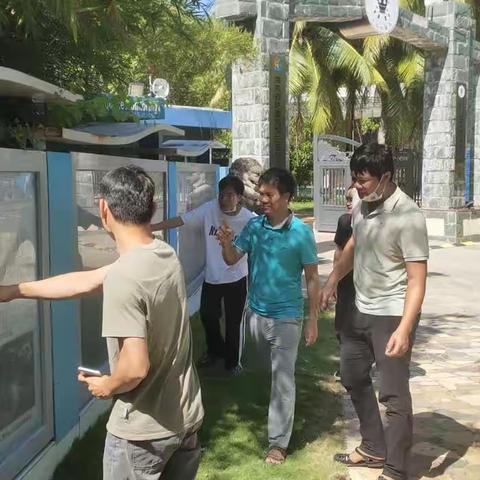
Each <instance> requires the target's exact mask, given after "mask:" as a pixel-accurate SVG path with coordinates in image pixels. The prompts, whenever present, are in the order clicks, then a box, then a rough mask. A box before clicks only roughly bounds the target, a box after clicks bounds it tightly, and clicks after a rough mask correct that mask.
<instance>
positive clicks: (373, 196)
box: [362, 173, 388, 203]
mask: <svg viewBox="0 0 480 480" xmlns="http://www.w3.org/2000/svg"><path fill="white" fill-rule="evenodd" d="M385 178H386V179H387V181H386V182H384V179H385ZM382 182H384V183H383V188H382V193H378V190H379V189H380V187H381V186H382ZM387 182H388V177H387V174H386V173H384V174H383V175H382V177H381V178H380V181H379V182H378V185H377V188H376V189H375V190H374V191H373V192H372V193H369V194H368V195H366V196H365V197H363V198H362V201H363V202H368V203H373V202H379V201H380V200H381V199H382V198H383V194H384V193H385V189H386V188H387Z"/></svg>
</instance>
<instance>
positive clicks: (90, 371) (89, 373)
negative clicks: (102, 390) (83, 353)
mask: <svg viewBox="0 0 480 480" xmlns="http://www.w3.org/2000/svg"><path fill="white" fill-rule="evenodd" d="M77 370H78V373H83V374H84V375H85V376H86V377H101V376H102V372H101V371H100V370H95V369H94V368H87V367H78V369H77Z"/></svg>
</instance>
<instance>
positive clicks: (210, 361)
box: [197, 352, 218, 368]
mask: <svg viewBox="0 0 480 480" xmlns="http://www.w3.org/2000/svg"><path fill="white" fill-rule="evenodd" d="M217 361H218V357H217V356H216V355H212V354H210V353H208V352H205V353H204V354H203V355H202V356H201V357H200V358H199V359H198V361H197V367H198V368H205V367H213V366H214V365H215V364H216V363H217Z"/></svg>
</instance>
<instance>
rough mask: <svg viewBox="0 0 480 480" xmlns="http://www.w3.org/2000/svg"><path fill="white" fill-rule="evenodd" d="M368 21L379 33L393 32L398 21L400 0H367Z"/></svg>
mask: <svg viewBox="0 0 480 480" xmlns="http://www.w3.org/2000/svg"><path fill="white" fill-rule="evenodd" d="M365 10H366V11H367V17H368V21H369V22H370V24H371V25H372V27H373V28H374V29H375V30H376V31H377V32H378V33H383V34H384V33H391V32H392V31H393V29H394V28H395V27H396V26H397V22H398V0H365Z"/></svg>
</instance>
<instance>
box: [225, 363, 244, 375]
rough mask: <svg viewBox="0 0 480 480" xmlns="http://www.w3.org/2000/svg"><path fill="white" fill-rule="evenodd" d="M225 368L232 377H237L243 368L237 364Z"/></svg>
mask: <svg viewBox="0 0 480 480" xmlns="http://www.w3.org/2000/svg"><path fill="white" fill-rule="evenodd" d="M226 370H227V372H228V373H229V374H230V375H231V376H232V377H238V376H239V375H241V374H242V373H243V368H242V366H241V365H237V366H235V367H232V368H227V369H226Z"/></svg>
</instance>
